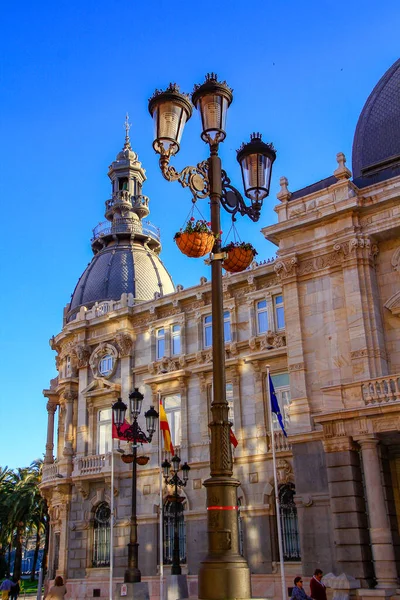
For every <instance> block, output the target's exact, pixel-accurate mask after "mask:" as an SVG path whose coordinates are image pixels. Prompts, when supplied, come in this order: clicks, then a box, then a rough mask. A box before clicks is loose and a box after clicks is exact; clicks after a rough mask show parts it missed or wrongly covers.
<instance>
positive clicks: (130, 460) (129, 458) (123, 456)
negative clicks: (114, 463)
mask: <svg viewBox="0 0 400 600" xmlns="http://www.w3.org/2000/svg"><path fill="white" fill-rule="evenodd" d="M121 459H122V460H123V462H124V463H126V464H127V465H130V464H131V463H133V454H121Z"/></svg>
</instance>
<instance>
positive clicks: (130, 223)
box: [91, 219, 160, 242]
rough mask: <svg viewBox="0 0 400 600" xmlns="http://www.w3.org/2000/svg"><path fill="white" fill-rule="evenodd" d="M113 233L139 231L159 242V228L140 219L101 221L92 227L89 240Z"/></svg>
mask: <svg viewBox="0 0 400 600" xmlns="http://www.w3.org/2000/svg"><path fill="white" fill-rule="evenodd" d="M113 233H139V234H143V235H146V236H148V237H151V238H153V239H155V240H156V241H157V242H160V229H159V228H158V227H156V226H155V225H153V224H152V223H150V221H140V220H137V219H119V220H118V221H116V222H115V223H110V221H103V222H102V223H99V224H98V225H97V226H96V227H95V228H94V229H93V237H92V239H91V241H92V242H93V241H94V240H97V239H98V238H100V237H103V236H105V235H112V234H113Z"/></svg>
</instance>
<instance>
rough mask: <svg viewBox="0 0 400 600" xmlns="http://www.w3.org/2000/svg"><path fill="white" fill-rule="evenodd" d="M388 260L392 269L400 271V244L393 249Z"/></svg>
mask: <svg viewBox="0 0 400 600" xmlns="http://www.w3.org/2000/svg"><path fill="white" fill-rule="evenodd" d="M390 262H391V265H392V267H393V270H394V271H400V246H399V247H398V248H397V250H395V251H394V253H393V256H392V259H391V261H390Z"/></svg>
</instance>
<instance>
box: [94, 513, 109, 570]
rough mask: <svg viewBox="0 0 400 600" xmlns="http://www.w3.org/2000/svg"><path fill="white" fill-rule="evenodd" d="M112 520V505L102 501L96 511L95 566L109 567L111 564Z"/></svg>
mask: <svg viewBox="0 0 400 600" xmlns="http://www.w3.org/2000/svg"><path fill="white" fill-rule="evenodd" d="M110 521H111V511H110V507H109V506H108V504H107V502H101V504H99V505H98V507H97V508H96V512H95V513H94V522H93V559H92V566H93V567H108V566H109V565H110V529H111V528H110Z"/></svg>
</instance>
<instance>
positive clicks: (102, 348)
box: [89, 342, 118, 379]
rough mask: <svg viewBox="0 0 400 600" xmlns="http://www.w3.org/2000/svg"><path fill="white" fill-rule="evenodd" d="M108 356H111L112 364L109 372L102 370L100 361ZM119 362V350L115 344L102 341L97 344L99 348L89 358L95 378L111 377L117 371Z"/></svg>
mask: <svg viewBox="0 0 400 600" xmlns="http://www.w3.org/2000/svg"><path fill="white" fill-rule="evenodd" d="M106 356H110V358H111V362H112V366H111V369H110V371H108V372H107V373H105V372H104V373H101V372H100V361H101V360H102V358H105V357H106ZM117 362H118V351H117V349H116V347H115V346H113V345H112V344H109V343H107V342H102V343H101V344H99V345H98V346H97V348H96V349H95V350H94V351H93V352H92V355H91V357H90V359H89V364H90V368H91V369H92V373H93V377H94V378H95V379H110V377H112V376H113V375H114V373H115V370H116V368H117Z"/></svg>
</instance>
